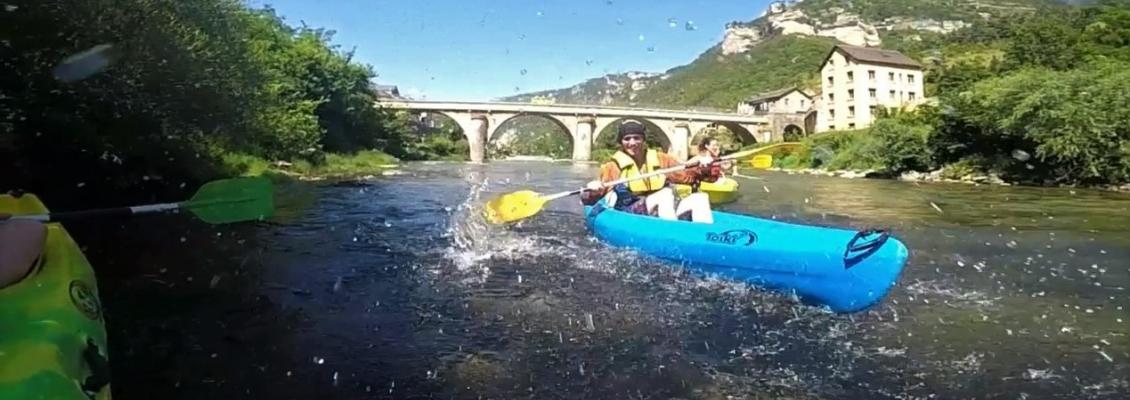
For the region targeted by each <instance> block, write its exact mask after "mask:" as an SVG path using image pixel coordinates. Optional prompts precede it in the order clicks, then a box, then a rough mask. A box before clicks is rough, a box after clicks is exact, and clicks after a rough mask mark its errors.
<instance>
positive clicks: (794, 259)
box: [585, 205, 909, 312]
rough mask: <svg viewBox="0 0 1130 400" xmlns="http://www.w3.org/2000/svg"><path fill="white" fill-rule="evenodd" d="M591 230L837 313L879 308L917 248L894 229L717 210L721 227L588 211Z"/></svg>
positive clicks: (600, 208) (623, 244)
mask: <svg viewBox="0 0 1130 400" xmlns="http://www.w3.org/2000/svg"><path fill="white" fill-rule="evenodd" d="M585 216H586V220H587V223H588V226H589V229H591V230H592V232H593V233H594V234H595V235H596V237H597V238H598V239H600V240H602V241H604V242H606V243H608V244H611V245H613V246H618V247H624V248H630V249H634V250H637V251H639V252H640V253H643V254H646V255H651V256H654V257H658V258H661V259H665V260H669V261H674V262H677V263H679V264H681V265H682V266H684V267H686V268H688V269H690V270H695V271H698V272H701V273H705V274H716V275H718V276H720V277H723V278H729V279H734V280H739V281H744V282H748V283H750V284H753V285H757V286H762V287H766V288H769V289H774V290H778V291H782V292H786V293H792V294H796V295H797V297H798V298H800V299H801V300H802V301H805V302H806V303H809V304H816V305H819V306H827V307H828V308H830V309H831V310H832V311H834V312H855V311H860V310H863V309H866V308H868V307H870V306H871V305H873V304H875V303H877V302H878V301H879V300H881V299H882V298H883V297H884V296H886V294H887V291H888V290H890V288H891V286H893V285H894V284H895V282H896V281H897V280H898V277H899V274H900V273H901V272H902V269H903V267H904V266H905V265H906V260H907V258H908V256H909V251H908V250H907V248H906V246H905V245H903V243H902V242H900V241H899V240H898V239H896V238H894V237H891V236H889V235H888V234H887V233H886V232H883V231H876V230H867V231H853V230H846V229H838V228H826V227H819V226H809V225H798V224H791V223H785V222H778V221H772V220H767V219H763V218H756V217H751V216H745V215H738V214H730V213H725V212H719V211H714V223H713V224H701V223H693V222H688V221H667V220H661V219H659V218H656V217H649V216H643V215H637V214H630V213H626V212H622V211H618V210H615V209H612V208H605V207H603V206H602V205H597V206H586V207H585Z"/></svg>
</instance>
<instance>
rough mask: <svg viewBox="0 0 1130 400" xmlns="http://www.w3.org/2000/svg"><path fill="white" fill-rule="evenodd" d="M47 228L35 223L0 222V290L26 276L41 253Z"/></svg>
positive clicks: (20, 221) (22, 221)
mask: <svg viewBox="0 0 1130 400" xmlns="http://www.w3.org/2000/svg"><path fill="white" fill-rule="evenodd" d="M46 240H47V227H46V226H44V225H43V224H41V223H39V222H36V221H27V220H10V221H0V288H3V287H6V286H8V285H11V284H13V283H16V282H19V281H20V280H21V279H23V278H24V276H27V273H28V271H29V270H31V266H32V264H34V263H35V259H36V258H39V254H40V253H42V252H43V243H44V241H46Z"/></svg>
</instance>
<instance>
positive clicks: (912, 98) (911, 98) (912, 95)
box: [910, 92, 914, 101]
mask: <svg viewBox="0 0 1130 400" xmlns="http://www.w3.org/2000/svg"><path fill="white" fill-rule="evenodd" d="M910 101H914V92H910Z"/></svg>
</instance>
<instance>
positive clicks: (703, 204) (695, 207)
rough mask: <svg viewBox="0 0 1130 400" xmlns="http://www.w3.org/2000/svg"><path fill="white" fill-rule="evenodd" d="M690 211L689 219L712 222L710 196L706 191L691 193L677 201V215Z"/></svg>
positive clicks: (706, 222)
mask: <svg viewBox="0 0 1130 400" xmlns="http://www.w3.org/2000/svg"><path fill="white" fill-rule="evenodd" d="M688 212H689V213H691V220H692V221H694V222H701V223H705V224H711V223H714V215H713V214H712V213H711V211H710V196H709V195H707V194H706V193H702V192H698V193H691V194H690V195H689V196H687V197H685V198H683V200H682V201H680V202H679V209H678V211H677V214H678V215H683V214H686V213H688Z"/></svg>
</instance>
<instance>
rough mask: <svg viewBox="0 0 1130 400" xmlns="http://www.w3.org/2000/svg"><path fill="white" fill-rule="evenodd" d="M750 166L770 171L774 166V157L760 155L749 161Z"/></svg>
mask: <svg viewBox="0 0 1130 400" xmlns="http://www.w3.org/2000/svg"><path fill="white" fill-rule="evenodd" d="M749 164H750V166H752V167H754V168H757V169H769V168H770V167H772V166H773V156H771V155H768V154H759V155H756V156H754V157H753V159H752V160H750V161H749Z"/></svg>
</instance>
